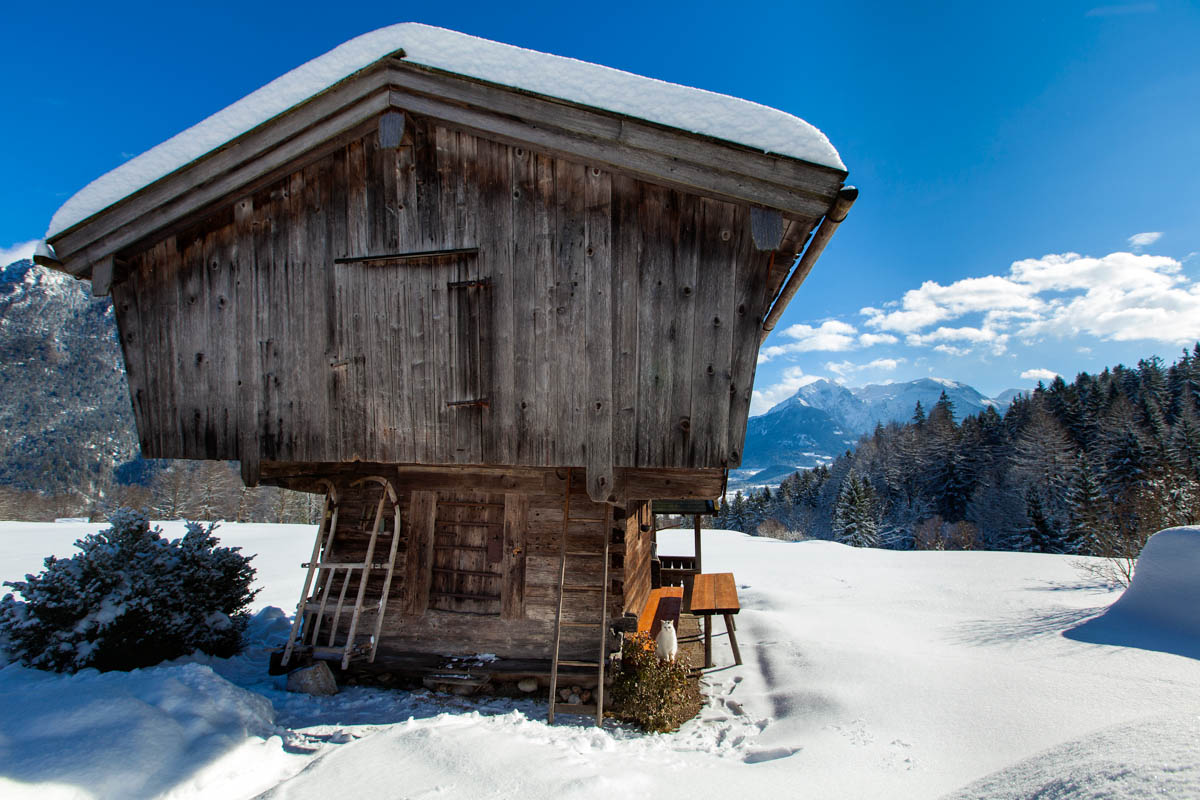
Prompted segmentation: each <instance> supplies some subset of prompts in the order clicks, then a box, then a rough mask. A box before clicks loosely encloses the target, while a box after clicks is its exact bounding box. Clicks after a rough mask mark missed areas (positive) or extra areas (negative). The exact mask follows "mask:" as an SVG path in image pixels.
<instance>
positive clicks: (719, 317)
mask: <svg viewBox="0 0 1200 800" xmlns="http://www.w3.org/2000/svg"><path fill="white" fill-rule="evenodd" d="M748 219H749V208H748V207H746V206H739V205H735V204H732V203H727V202H721V201H717V200H711V199H705V198H701V197H698V196H694V195H690V194H686V193H683V192H680V191H677V190H673V189H667V188H662V187H659V186H655V185H651V184H648V183H645V182H643V181H640V180H635V179H633V178H630V177H627V176H624V175H621V174H614V173H612V172H609V171H606V170H603V169H599V168H593V167H591V166H589V165H586V164H580V163H574V162H571V161H566V160H563V159H561V158H554V157H551V156H548V155H544V154H540V153H538V152H535V151H532V150H528V149H525V148H521V147H515V146H509V145H504V144H499V143H496V142H493V141H489V140H486V139H484V138H480V137H478V136H474V135H470V134H467V133H464V132H461V131H456V130H453V129H451V128H448V127H444V126H441V125H437V124H434V123H432V122H429V121H427V120H423V119H422V118H419V117H413V116H410V117H409V119H408V125H407V132H406V134H405V139H404V142H403V144H402V146H400V147H398V148H395V149H386V150H385V149H381V148H380V147H379V146H378V142H377V136H376V134H375V133H371V134H370V135H366V136H364V137H362V138H360V139H356V140H354V141H351V142H350V143H349V144H348V145H346V146H345V147H343V148H341V149H340V150H338V151H336V152H335V153H333V154H332V155H330V156H328V157H325V158H323V159H321V160H319V161H317V162H315V163H313V164H311V165H309V166H307V167H305V168H303V169H300V170H298V171H296V172H294V173H293V174H291V175H290V176H288V177H287V178H285V179H282V180H279V181H277V182H276V183H274V184H271V185H269V186H267V187H266V188H263V189H261V190H259V191H256V192H255V193H254V194H253V195H252V196H248V197H244V198H241V199H239V200H238V201H237V202H236V203H234V204H233V205H232V206H231V207H227V208H217V209H215V210H214V211H213V212H212V213H211V214H209V215H208V216H207V217H206V219H205V222H204V223H203V224H202V225H200V226H199V227H197V228H195V229H193V230H188V231H182V232H179V233H176V234H175V235H173V236H171V237H170V238H168V239H165V240H163V241H161V242H159V243H157V244H156V245H155V246H153V247H151V248H150V249H148V250H145V251H143V252H141V253H139V254H137V255H136V256H133V257H132V258H131V260H130V263H129V267H128V270H129V272H128V277H127V278H126V279H125V280H123V281H119V282H117V283H116V284H114V286H113V296H114V301H115V304H116V309H117V319H118V323H119V326H120V332H121V337H122V343H123V346H124V348H125V353H126V356H127V359H126V360H127V367H128V373H129V383H130V390H131V393H132V397H133V405H134V410H135V414H136V417H137V423H138V430H139V433H140V436H141V440H142V449H143V452H144V454H145V455H146V456H148V457H172V458H176V457H182V458H209V459H238V458H249V459H257V458H261V459H263V460H276V461H304V462H347V461H353V460H362V461H373V462H388V463H421V464H515V465H544V466H549V465H576V466H586V467H588V468H589V469H588V480H589V481H591V482H596V481H600V480H604V481H607V482H609V483H611V480H612V473H611V468H612V467H614V466H615V467H622V466H623V467H718V468H719V467H726V466H736V465H737V464H738V463H740V460H741V452H740V448H741V443H742V439H743V435H744V430H745V423H746V417H747V413H748V410H749V404H750V392H751V386H752V382H753V377H754V368H755V362H756V356H757V331H758V328H759V325H760V323H761V319H762V316H763V315H764V313H765V310H766V306H767V303H768V299H769V298H768V296H767V292H768V282H769V281H770V280H771V279H772V275H771V264H770V258H771V256H770V253H766V252H760V251H758V250H756V249H755V247H754V245H753V243H752V241H751V236H750V229H749V222H748ZM464 248H466V249H471V250H472V252H467V253H459V254H450V255H442V256H432V257H428V258H419V259H412V258H392V259H386V258H385V259H378V258H374V257H377V256H388V255H397V254H408V253H414V252H425V251H443V250H452V249H464ZM475 248H477V252H473V250H474V249H475ZM368 257H371V258H372V260H364V261H349V262H345V263H335V261H336V260H337V259H363V258H368ZM776 266H777V265H776ZM474 400H481V401H482V400H486V405H485V404H483V403H479V404H471V403H470V401H474ZM448 403H460V404H459V405H447V404H448ZM592 488H593V491H592V496H593V497H598V496H600V495H601V492H599V491H596V488H597V487H596V486H595V485H593V486H592ZM531 513H532V510H531Z"/></svg>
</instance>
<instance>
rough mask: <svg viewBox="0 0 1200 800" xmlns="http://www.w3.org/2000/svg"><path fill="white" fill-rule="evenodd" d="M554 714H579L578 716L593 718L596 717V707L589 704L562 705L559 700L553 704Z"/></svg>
mask: <svg viewBox="0 0 1200 800" xmlns="http://www.w3.org/2000/svg"><path fill="white" fill-rule="evenodd" d="M554 713H556V714H558V713H562V714H579V715H580V716H588V717H594V716H595V715H596V706H594V705H592V704H591V703H564V702H563V701H561V700H559V701H558V702H557V703H555V704H554Z"/></svg>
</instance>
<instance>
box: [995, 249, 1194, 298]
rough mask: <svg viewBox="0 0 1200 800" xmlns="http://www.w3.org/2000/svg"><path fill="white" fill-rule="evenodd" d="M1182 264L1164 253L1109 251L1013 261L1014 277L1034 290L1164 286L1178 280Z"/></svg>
mask: <svg viewBox="0 0 1200 800" xmlns="http://www.w3.org/2000/svg"><path fill="white" fill-rule="evenodd" d="M1181 268H1182V265H1181V264H1180V263H1179V262H1178V261H1176V260H1175V259H1173V258H1168V257H1166V256H1146V255H1135V254H1133V253H1109V254H1108V255H1106V256H1104V257H1103V258H1092V257H1087V256H1081V255H1079V254H1078V253H1063V254H1061V255H1047V256H1042V257H1041V258H1026V259H1023V260H1021V261H1015V262H1013V265H1012V269H1011V272H1012V276H1013V279H1014V280H1017V281H1020V282H1021V283H1024V284H1027V285H1029V286H1030V287H1032V288H1033V290H1034V291H1036V292H1045V291H1072V290H1081V289H1082V290H1085V291H1086V290H1089V289H1095V288H1118V289H1142V288H1147V287H1153V288H1159V289H1164V288H1166V287H1168V286H1171V285H1172V284H1174V283H1176V282H1178V280H1179V277H1178V274H1179V271H1180V269H1181Z"/></svg>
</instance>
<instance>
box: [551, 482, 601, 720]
mask: <svg viewBox="0 0 1200 800" xmlns="http://www.w3.org/2000/svg"><path fill="white" fill-rule="evenodd" d="M571 474H572V470H571V469H570V468H568V469H567V481H566V489H565V490H564V493H563V514H562V518H563V527H562V540H561V541H560V543H559V562H558V613H557V615H556V616H555V618H554V659H553V662H552V663H551V665H550V711H549V714H548V716H547V721H548V722H549V723H550V724H551V725H553V724H554V711H555V709H556V708H557V707H561V708H562V710H563V711H565V712H567V713H571V714H591V713H593V712H594V713H595V715H596V725H603V724H604V666H605V663H606V662H607V661H608V560H609V555H608V545H609V539H610V537H611V536H612V531H611V528H612V520H613V511H612V506H611V505H609V504H608V503H605V504H604V520H603V521H604V548H603V551H602V552H600V553H590V552H571V551H568V549H567V534H568V531H569V530H570V526H571V523H572V522H583V521H588V522H595V521H596V520H595V519H594V518H590V519H588V520H582V519H573V518H572V517H571ZM568 557H575V558H603V559H604V566H603V568H602V570H601V583H600V586H594V585H587V584H582V583H579V584H573V583H568V582H567V558H568ZM569 592H578V593H585V592H590V593H597V592H598V593H599V594H600V621H599V622H563V598H564V596H565V595H566V594H567V593H569ZM563 628H599V630H600V635H599V639H600V652H599V657H598V658H597V660H596V661H571V660H565V659H562V658H560V657H559V655H560V646H561V644H562V629H563ZM559 667H593V668H595V669H596V691H595V692H594V693H593V694H592V697H593V699H594V700H595V704H594V706H593V705H592V704H583V703H562V702H559V700H558V668H559Z"/></svg>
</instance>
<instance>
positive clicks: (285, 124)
mask: <svg viewBox="0 0 1200 800" xmlns="http://www.w3.org/2000/svg"><path fill="white" fill-rule="evenodd" d="M384 87H390V89H389V91H387V92H384V91H383V90H384ZM431 92H432V93H436V95H435V94H429V93H431ZM389 106H390V107H393V108H397V109H401V110H409V111H412V112H414V113H420V114H425V115H428V116H430V117H432V118H434V119H437V120H439V121H443V122H446V123H448V124H450V125H452V126H457V127H463V128H466V129H469V130H471V131H473V132H476V133H478V134H480V135H482V136H485V137H487V138H491V139H496V140H500V141H505V142H508V143H512V144H517V145H525V146H531V147H533V148H535V149H536V148H541V149H547V150H550V151H553V152H555V153H558V154H561V155H563V156H566V157H569V158H575V159H585V160H587V161H588V162H589V163H603V164H606V165H608V166H610V167H612V168H614V169H617V170H619V171H624V172H627V173H629V174H632V175H634V176H636V177H639V178H642V179H645V180H648V181H650V182H653V183H659V184H663V185H668V186H673V187H677V188H680V189H682V190H684V191H688V192H691V193H696V194H700V195H704V196H709V197H714V198H717V199H723V200H731V201H734V202H741V203H752V204H756V205H761V206H768V207H772V208H779V209H780V210H782V211H783V212H784V213H785V214H787V215H788V216H789V217H792V216H799V217H803V218H807V219H812V220H814V221H815V220H816V219H817V218H819V217H820V216H821V215H822V214H823V213H824V212H825V210H826V209H827V208H828V207H829V204H830V202H831V200H830V199H829V198H831V197H832V196H835V195H836V192H837V189H838V188H840V186H841V183H842V179H843V178H844V177H845V173H844V172H842V171H840V170H834V169H830V168H828V167H820V166H817V165H813V164H808V163H806V162H802V161H798V160H796V159H786V158H783V157H780V156H773V155H769V154H763V153H759V152H757V151H752V150H748V149H746V148H739V147H731V146H730V145H729V144H728V143H723V142H720V141H719V140H710V137H703V136H699V135H695V134H688V133H685V132H679V131H675V130H674V129H670V128H665V127H662V126H654V125H652V124H650V123H644V122H640V121H636V120H632V119H631V118H628V117H623V116H621V115H618V114H612V113H601V112H598V111H595V110H591V109H588V108H586V107H581V106H576V105H574V104H569V103H565V102H555V101H553V99H551V98H542V97H541V96H537V95H531V94H529V93H522V92H518V91H516V90H512V89H510V88H508V87H498V86H494V85H492V84H487V83H484V82H480V81H474V80H471V79H466V78H464V77H462V76H456V75H451V74H449V73H438V72H437V71H433V70H428V69H425V68H417V67H414V66H413V65H409V64H405V63H404V62H398V61H396V60H395V59H391V58H388V59H384V60H381V61H380V62H377V63H376V64H375V65H373V66H372V67H369V68H367V69H364V70H362V71H360V72H359V73H356V74H355V75H354V76H351V77H350V78H348V79H346V80H344V81H342V82H340V83H338V84H336V85H335V86H333V87H331V88H330V89H328V90H326V91H325V92H322V93H321V94H319V95H317V96H315V97H314V98H313V99H311V100H309V101H307V102H305V103H304V104H302V105H300V106H298V107H296V108H294V109H292V110H291V111H288V112H286V113H285V114H282V115H280V116H278V117H275V118H274V119H272V120H270V121H268V122H266V123H263V124H262V125H260V126H258V127H257V128H255V129H254V130H252V131H249V132H247V133H246V134H243V135H242V136H240V137H238V138H237V139H235V140H233V141H231V142H230V143H229V144H227V145H225V146H223V147H221V148H219V149H217V150H215V151H213V152H212V153H209V154H207V155H205V156H204V157H202V158H200V159H197V160H196V161H194V162H192V163H191V164H188V165H187V166H185V167H182V168H180V169H179V170H176V171H175V172H173V173H171V174H170V175H168V176H166V177H164V178H162V179H160V180H158V181H156V182H155V183H153V184H151V185H150V186H148V187H146V188H144V189H142V190H140V191H138V192H137V193H135V194H133V195H130V196H129V197H128V198H126V199H124V200H122V201H120V202H119V203H116V204H114V205H113V206H110V207H109V208H107V209H105V210H104V211H102V212H100V213H98V214H96V215H94V216H92V217H90V218H89V219H87V220H84V221H83V222H81V223H79V224H78V225H76V226H73V227H72V228H70V229H68V230H66V231H64V232H62V233H60V234H58V235H56V236H54V237H53V238H51V239H50V243H51V245H53V246H54V248H55V251H56V252H57V253H58V254H59V259H60V260H61V261H62V262H63V265H64V266H63V268H64V270H65V271H67V272H70V273H71V274H74V275H76V276H79V277H86V275H87V273H88V271H89V270H90V267H91V264H92V263H93V262H95V261H98V260H99V259H101V258H104V257H105V256H109V255H113V254H115V253H117V252H118V251H119V250H120V249H121V248H125V247H129V246H130V245H132V244H134V243H136V242H138V241H141V240H144V239H147V238H149V237H151V236H153V235H155V234H158V233H160V232H161V231H163V230H165V229H166V228H167V227H168V226H172V225H174V224H177V223H178V222H179V221H180V220H181V219H183V218H184V217H186V216H188V215H191V214H195V213H196V212H198V211H200V210H201V209H204V208H206V207H208V206H211V205H212V204H213V203H215V202H217V201H219V200H221V199H222V198H223V197H224V196H225V195H232V194H234V193H236V192H239V191H241V192H244V191H245V190H246V187H247V186H249V185H250V184H252V183H254V182H257V181H261V180H262V178H263V177H264V176H266V175H270V174H273V173H275V172H278V171H280V170H285V169H286V168H287V167H288V165H289V163H291V162H292V161H294V160H297V159H300V158H302V157H303V156H304V155H305V153H306V152H307V151H309V150H312V149H313V148H316V147H318V146H320V145H321V144H322V143H323V142H328V141H329V140H331V139H332V138H334V137H336V136H338V135H339V134H341V133H344V132H345V131H346V130H348V129H350V128H352V127H353V126H355V125H358V124H361V123H362V122H363V121H365V120H366V119H369V118H370V117H371V116H373V115H375V114H377V113H379V112H381V111H383V110H386V109H387V108H388V107H389ZM781 176H782V177H783V178H785V179H787V180H792V181H798V180H799V179H800V178H801V177H804V176H806V177H804V181H803V183H804V186H803V187H800V188H797V187H795V186H790V185H787V184H785V183H783V182H781V181H780V177H781ZM770 178H774V179H770Z"/></svg>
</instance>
